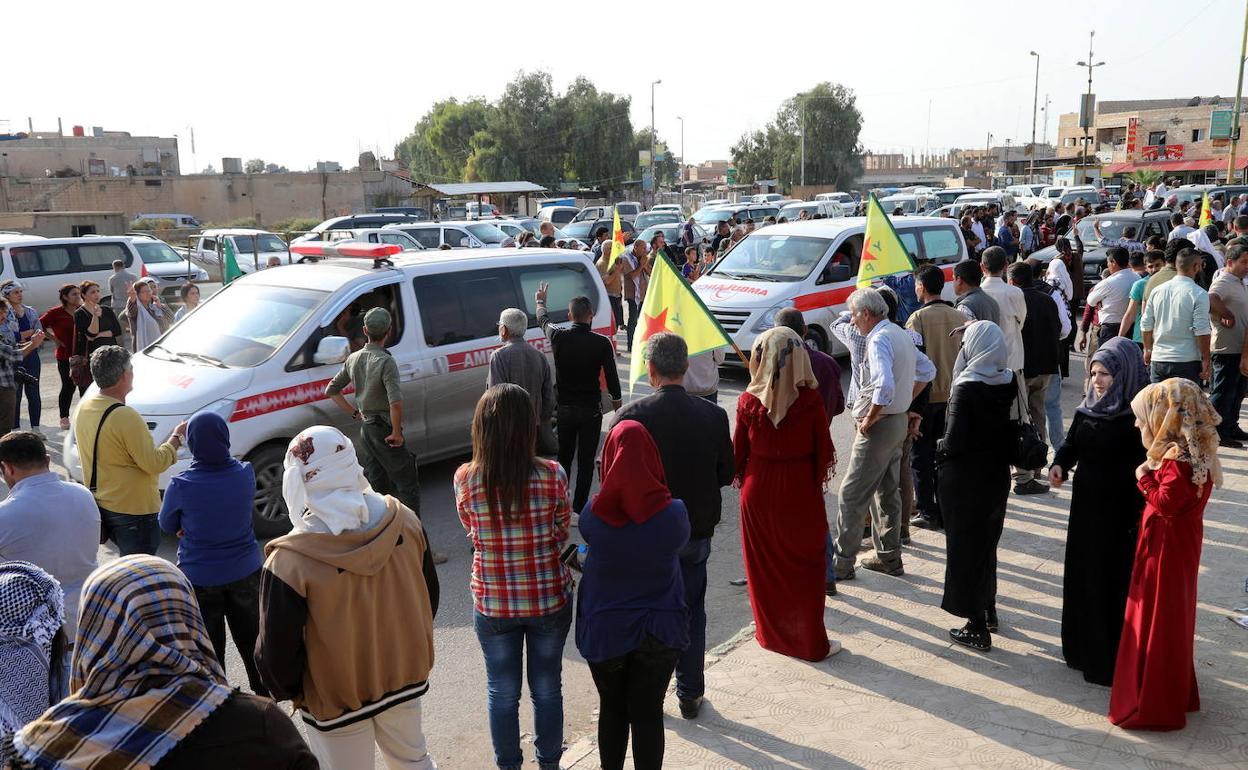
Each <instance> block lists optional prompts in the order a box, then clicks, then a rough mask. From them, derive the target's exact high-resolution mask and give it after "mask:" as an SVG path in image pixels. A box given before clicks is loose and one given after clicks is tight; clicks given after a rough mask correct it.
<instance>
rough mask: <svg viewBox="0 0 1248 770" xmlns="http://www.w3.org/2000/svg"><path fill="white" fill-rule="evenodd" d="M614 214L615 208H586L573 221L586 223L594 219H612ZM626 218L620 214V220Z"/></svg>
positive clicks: (577, 213)
mask: <svg viewBox="0 0 1248 770" xmlns="http://www.w3.org/2000/svg"><path fill="white" fill-rule="evenodd" d="M614 212H615V206H586V207H584V208H583V209H581V210H580V211H578V212H576V216H575V217H573V218H572V221H573V222H584V221H586V220H593V219H611V218H612V217H613V216H614ZM634 216H635V215H634ZM624 218H625V217H624V213H623V212H620V219H624Z"/></svg>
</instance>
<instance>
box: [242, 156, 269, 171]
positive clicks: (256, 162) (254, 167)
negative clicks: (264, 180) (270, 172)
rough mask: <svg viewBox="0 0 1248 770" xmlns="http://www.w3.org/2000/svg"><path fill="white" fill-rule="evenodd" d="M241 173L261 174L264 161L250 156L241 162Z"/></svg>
mask: <svg viewBox="0 0 1248 770" xmlns="http://www.w3.org/2000/svg"><path fill="white" fill-rule="evenodd" d="M243 173H246V174H263V173H264V161H263V160H261V159H260V158H252V159H251V160H249V161H247V162H246V163H244V164H243Z"/></svg>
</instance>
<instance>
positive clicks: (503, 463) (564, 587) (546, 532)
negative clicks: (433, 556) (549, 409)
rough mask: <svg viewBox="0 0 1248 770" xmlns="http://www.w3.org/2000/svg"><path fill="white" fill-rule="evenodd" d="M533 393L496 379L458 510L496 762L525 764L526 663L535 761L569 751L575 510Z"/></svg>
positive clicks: (460, 479) (553, 760)
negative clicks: (542, 453) (570, 545)
mask: <svg viewBox="0 0 1248 770" xmlns="http://www.w3.org/2000/svg"><path fill="white" fill-rule="evenodd" d="M536 439H537V420H536V417H535V416H534V414H533V402H532V400H531V399H530V398H529V394H528V393H527V392H526V391H525V390H524V388H521V387H520V386H518V385H511V384H503V385H495V386H494V387H492V388H490V389H489V390H487V391H486V392H485V395H483V396H482V397H481V400H480V401H479V402H477V411H476V414H474V415H473V418H472V461H471V462H468V463H465V464H463V465H461V466H460V467H459V469H458V470H457V471H456V472H455V506H456V508H457V510H458V511H459V520H460V522H461V523H462V524H463V525H464V529H465V530H467V531H468V536H469V537H470V538H472V545H473V549H474V551H473V558H472V582H471V586H472V596H473V605H474V612H473V627H474V629H475V630H476V632H477V639H478V640H479V641H480V642H481V650H482V652H484V653H485V672H486V680H487V682H488V688H489V715H490V738H491V739H492V740H493V742H494V759H495V761H496V762H497V763H498V766H499V767H500V768H504V770H507V769H509V768H519V767H521V765H523V763H524V754H523V752H522V751H521V749H520V681H521V676H522V673H523V672H522V671H521V661H522V660H523V657H524V655H523V654H524V652H525V648H526V647H527V653H528V664H529V670H528V680H529V694H530V697H532V699H533V721H534V723H535V724H534V730H533V732H534V733H535V734H536V738H535V740H534V744H535V746H536V748H537V762H538V766H539V767H540V768H542V769H543V770H557V768H558V767H559V758H560V756H561V755H562V754H563V684H562V678H561V677H562V672H563V668H562V667H563V645H564V641H565V640H566V639H567V636H568V629H569V627H570V626H571V623H572V575H571V573H570V572H569V571H568V568H567V567H566V566H564V565H563V564H562V563H561V562H560V561H559V553H560V550H561V549H562V548H563V545H564V543H565V542H566V541H567V539H568V526H569V524H570V523H571V518H572V506H571V505H570V503H569V501H568V477H567V475H566V474H564V472H563V468H561V467H560V466H559V463H557V462H553V461H550V460H544V459H541V458H539V457H537V456H536V454H535V452H534V447H535V442H536Z"/></svg>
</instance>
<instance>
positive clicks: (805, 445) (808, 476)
mask: <svg viewBox="0 0 1248 770" xmlns="http://www.w3.org/2000/svg"><path fill="white" fill-rule="evenodd" d="M817 386H818V382H816V380H815V376H814V374H813V373H811V370H810V357H809V356H808V355H807V354H806V348H805V347H804V346H803V345H802V340H801V338H800V337H798V336H797V334H796V333H795V332H794V331H793V330H792V329H789V328H788V327H784V326H780V327H776V328H774V329H768V330H767V331H766V332H763V334H762V335H761V336H759V338H758V339H757V340H756V341H755V343H754V351H753V353H752V354H751V355H750V385H749V387H748V388H747V390H746V392H745V393H743V394H741V398H740V399H738V401H737V429H736V431H735V433H734V435H733V448H734V450H735V452H736V459H737V484H738V486H740V487H741V551H742V556H743V557H744V560H745V576H746V579H747V581H748V585H749V587H750V607H751V608H752V609H753V610H754V622H755V624H756V627H757V629H756V631H755V638H756V639H757V640H758V643H759V646H761V647H764V648H766V649H768V650H772V651H774V652H779V653H781V654H783V655H791V656H793V657H795V658H802V659H803V660H822V659H823V658H826V657H827V656H829V655H831V654H834V653H836V652H838V651H840V649H841V645H840V643H839V642H831V643H829V640H828V634H827V631H826V630H824V627H823V604H824V590H825V585H824V577H825V561H824V559H825V551H824V543H825V541H826V539H827V534H828V521H827V518H826V515H825V512H824V508H823V485H824V482H826V481H827V479H828V474H829V472H830V471H831V469H832V467H833V466H834V465H835V463H836V452H835V450H834V449H833V448H832V438H831V436H830V435H829V434H828V420H827V418H826V417H825V416H824V412H823V399H822V398H821V397H820V395H819V391H818V390H816V388H817Z"/></svg>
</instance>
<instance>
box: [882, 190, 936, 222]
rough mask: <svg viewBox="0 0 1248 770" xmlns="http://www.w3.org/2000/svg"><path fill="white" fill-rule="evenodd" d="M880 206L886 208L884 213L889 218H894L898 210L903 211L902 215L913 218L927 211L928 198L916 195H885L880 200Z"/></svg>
mask: <svg viewBox="0 0 1248 770" xmlns="http://www.w3.org/2000/svg"><path fill="white" fill-rule="evenodd" d="M880 205H881V206H883V207H884V213H885V214H888V215H889V216H892V215H893V212H894V211H896V210H897V209H901V213H902V214H904V215H906V216H908V217H912V216H915V215H916V214H922V213H923V212H925V211H927V196H926V195H915V194H914V193H897V194H895V195H885V196H884V197H883V198H880Z"/></svg>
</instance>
